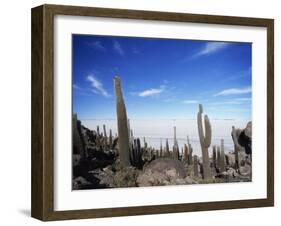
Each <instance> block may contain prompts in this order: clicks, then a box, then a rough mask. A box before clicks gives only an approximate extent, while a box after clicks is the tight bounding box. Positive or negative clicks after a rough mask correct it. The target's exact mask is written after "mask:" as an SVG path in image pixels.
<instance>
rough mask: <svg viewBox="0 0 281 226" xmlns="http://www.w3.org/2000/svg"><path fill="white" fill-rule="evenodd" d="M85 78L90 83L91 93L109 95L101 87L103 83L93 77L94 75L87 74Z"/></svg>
mask: <svg viewBox="0 0 281 226" xmlns="http://www.w3.org/2000/svg"><path fill="white" fill-rule="evenodd" d="M86 80H87V81H89V82H90V83H91V88H92V89H91V90H92V92H93V93H96V94H99V95H102V96H104V97H110V95H109V94H108V92H107V91H106V90H105V89H104V88H103V84H102V83H101V82H100V81H99V80H98V79H97V78H95V76H94V75H88V76H87V78H86Z"/></svg>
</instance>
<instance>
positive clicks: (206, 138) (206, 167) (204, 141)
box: [197, 104, 212, 179]
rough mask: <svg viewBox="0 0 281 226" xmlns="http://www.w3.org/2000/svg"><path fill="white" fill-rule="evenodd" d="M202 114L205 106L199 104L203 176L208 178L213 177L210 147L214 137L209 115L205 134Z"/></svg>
mask: <svg viewBox="0 0 281 226" xmlns="http://www.w3.org/2000/svg"><path fill="white" fill-rule="evenodd" d="M202 114H203V107H202V105H201V104H199V112H198V114H197V125H198V133H199V139H200V145H201V150H202V160H203V178H204V179H208V178H211V169H210V159H209V152H208V148H209V147H210V144H211V137H212V129H211V123H210V121H209V118H208V116H207V115H205V116H204V124H205V134H204V130H203V125H202Z"/></svg>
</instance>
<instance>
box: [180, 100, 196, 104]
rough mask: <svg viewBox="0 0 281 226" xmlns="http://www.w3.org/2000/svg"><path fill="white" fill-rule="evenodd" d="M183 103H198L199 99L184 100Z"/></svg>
mask: <svg viewBox="0 0 281 226" xmlns="http://www.w3.org/2000/svg"><path fill="white" fill-rule="evenodd" d="M182 103H184V104H197V103H198V101H197V100H184V101H183V102H182Z"/></svg>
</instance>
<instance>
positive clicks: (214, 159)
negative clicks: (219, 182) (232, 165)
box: [212, 145, 217, 168]
mask: <svg viewBox="0 0 281 226" xmlns="http://www.w3.org/2000/svg"><path fill="white" fill-rule="evenodd" d="M212 157H213V167H214V168H216V166H217V153H216V146H215V145H213V156H212Z"/></svg>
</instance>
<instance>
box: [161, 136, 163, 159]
mask: <svg viewBox="0 0 281 226" xmlns="http://www.w3.org/2000/svg"><path fill="white" fill-rule="evenodd" d="M160 157H163V146H162V138H160Z"/></svg>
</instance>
